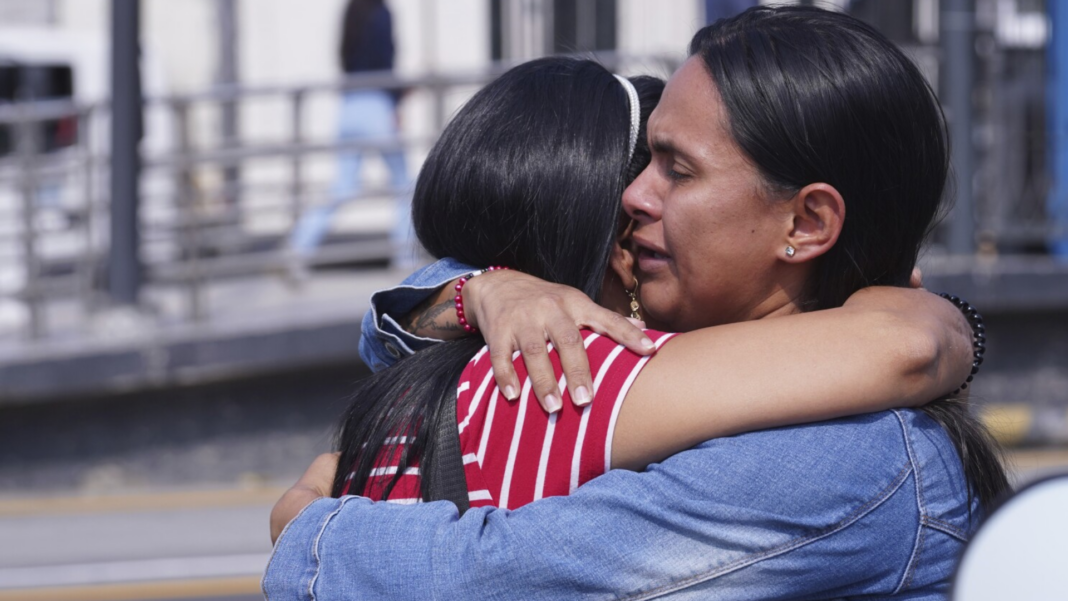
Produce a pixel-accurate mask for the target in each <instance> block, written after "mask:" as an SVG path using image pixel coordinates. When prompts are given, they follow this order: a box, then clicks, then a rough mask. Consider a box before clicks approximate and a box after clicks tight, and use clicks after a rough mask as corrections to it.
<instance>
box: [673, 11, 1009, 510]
mask: <svg viewBox="0 0 1068 601" xmlns="http://www.w3.org/2000/svg"><path fill="white" fill-rule="evenodd" d="M690 55H691V56H699V57H700V58H701V60H702V61H703V63H704V65H705V67H706V69H707V71H708V73H709V74H710V75H711V77H712V81H713V83H714V85H715V86H716V89H717V91H718V92H719V96H720V98H721V99H722V102H723V104H724V106H725V107H726V110H727V114H728V115H729V121H730V130H731V133H732V136H733V138H734V141H735V142H736V143H737V144H738V146H739V147H740V148H741V149H742V151H743V152H744V153H745V154H746V155H747V156H748V157H749V159H750V160H751V161H752V162H753V164H754V165H755V166H756V167H757V169H758V171H759V172H760V175H761V177H762V179H763V180H764V184H765V188H766V189H767V190H768V192H769V194H770V195H772V196H773V197H774V196H780V197H786V198H788V197H790V196H792V195H793V194H795V193H796V192H798V191H799V190H800V189H801V188H803V187H804V186H806V185H808V184H811V183H814V182H826V183H828V184H830V185H832V186H834V187H835V188H836V189H837V190H838V192H839V193H841V195H842V198H843V199H844V200H845V203H846V207H847V210H846V212H847V218H846V220H845V223H844V225H843V227H842V232H841V234H840V236H839V238H838V242H837V243H836V244H835V245H834V247H832V248H831V249H830V250H829V251H828V252H827V253H826V254H825V255H823V256H822V257H820V258H819V259H818V261H817V263H816V265H815V268H814V272H813V274H812V275H811V277H810V279H809V282H808V287H807V290H806V291H805V294H804V296H803V299H802V307H803V309H805V310H815V309H827V308H831V307H839V306H841V305H842V304H843V303H844V302H845V301H846V299H847V298H849V296H850V295H851V294H852V293H854V292H856V291H857V290H859V289H860V288H863V287H865V286H876V285H882V286H906V285H908V281H909V276H910V274H911V272H912V268H913V267H914V266H915V264H916V258H917V256H918V254H919V251H920V248H921V247H922V245H923V243H924V241H925V240H926V238H927V235H928V234H929V233H930V231H931V229H932V228H933V226H934V224H935V223H936V222H937V220H938V218H940V217H941V216H943V215H944V212H945V210H946V208H945V204H944V199H945V194H944V192H945V187H946V180H947V175H948V172H949V144H948V141H947V140H948V135H947V131H946V123H945V118H944V115H943V113H942V109H941V107H940V105H939V103H938V100H937V98H936V97H935V95H934V92H933V91H932V90H931V88H930V86H929V85H928V84H927V81H926V80H925V79H924V77H923V75H922V74H921V73H920V71H919V70H918V69H917V68H916V66H915V65H914V64H913V63H912V61H910V60H909V58H908V57H907V56H905V54H904V53H903V52H901V50H900V49H898V48H897V47H896V46H895V45H894V44H893V43H892V42H890V41H889V40H888V39H886V38H885V37H884V36H883V35H882V34H880V33H879V32H877V31H876V30H875V29H873V28H872V27H870V26H869V25H867V24H865V23H864V22H862V21H860V20H858V19H855V18H853V17H850V16H848V15H845V14H842V13H837V12H832V11H826V10H821V9H817V8H811V7H801V6H780V7H754V8H751V9H749V10H747V11H745V12H743V13H740V14H738V15H736V16H734V17H731V18H728V19H721V20H719V21H717V22H715V23H713V24H712V25H709V26H708V27H705V28H704V29H701V30H700V31H698V32H697V34H696V35H695V36H694V38H693V40H692V41H691V42H690ZM924 411H926V412H927V413H928V414H929V415H930V416H931V417H932V418H933V419H935V421H937V422H938V423H939V424H940V425H942V427H943V428H944V429H945V430H946V432H947V433H948V435H949V437H950V438H951V439H952V440H953V443H954V445H955V446H956V448H957V451H958V453H959V454H960V458H961V460H962V462H963V465H964V469H965V474H966V476H967V478H968V483H969V491H971V492H974V494H977V496H978V497H979V499H980V501H981V503H982V504H983V505H984V506H989V505H990V504H991V502H992V501H993V500H994V499H995V498H996V497H997V496H998V495H999V494H1001V493H1002V492H1004V491H1006V490H1008V488H1009V484H1008V479H1007V478H1006V476H1005V471H1004V468H1003V467H1002V465H1001V461H1000V456H999V452H998V450H997V445H996V444H995V443H994V441H993V439H992V438H991V437H990V435H989V433H988V432H987V430H986V428H984V427H983V425H982V424H981V423H980V422H979V421H977V420H976V419H975V418H974V417H972V416H971V415H970V414H969V413H968V410H967V404H966V402H965V400H963V399H959V398H950V399H942V400H939V401H937V402H935V403H932V404H930V405H927V406H926V407H925V408H924Z"/></svg>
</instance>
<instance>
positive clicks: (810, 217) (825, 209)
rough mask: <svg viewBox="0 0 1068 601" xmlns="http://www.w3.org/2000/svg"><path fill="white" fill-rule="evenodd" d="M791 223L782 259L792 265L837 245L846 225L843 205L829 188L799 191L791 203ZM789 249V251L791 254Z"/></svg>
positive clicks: (818, 186) (821, 186)
mask: <svg viewBox="0 0 1068 601" xmlns="http://www.w3.org/2000/svg"><path fill="white" fill-rule="evenodd" d="M790 211H791V213H792V215H791V217H792V221H791V224H790V231H789V232H788V233H787V239H786V241H785V242H786V244H785V245H784V247H783V249H782V250H780V251H779V252H780V253H781V258H783V259H784V260H787V261H790V262H793V263H803V262H805V261H811V260H812V259H815V258H816V257H819V256H821V255H823V254H824V253H826V252H827V251H828V250H830V249H831V247H833V246H834V244H835V243H836V242H838V236H839V234H841V233H842V226H843V225H844V224H845V214H846V208H845V201H844V200H842V195H841V194H839V193H838V190H837V189H835V187H834V186H832V185H830V184H824V183H816V184H809V185H807V186H805V187H804V188H801V191H799V192H798V193H797V194H796V195H795V196H794V197H793V199H791V201H790ZM791 249H792V250H791Z"/></svg>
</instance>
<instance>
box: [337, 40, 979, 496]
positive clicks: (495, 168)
mask: <svg viewBox="0 0 1068 601" xmlns="http://www.w3.org/2000/svg"><path fill="white" fill-rule="evenodd" d="M662 89H663V83H662V82H661V81H659V80H656V79H653V78H648V77H644V78H635V79H634V80H631V81H628V80H623V79H622V78H617V77H615V76H613V75H612V74H611V73H609V72H608V71H606V70H605V69H604V68H603V67H601V66H600V65H597V64H596V63H593V62H591V61H583V60H575V59H565V58H549V59H541V60H537V61H532V62H530V63H526V64H524V65H520V66H518V67H516V68H514V69H512V70H511V71H509V72H508V73H506V74H505V75H503V76H502V77H501V78H499V79H498V80H496V81H494V82H493V83H491V84H489V85H487V86H486V87H485V88H484V89H483V90H481V91H480V92H479V93H478V94H476V95H475V96H474V97H473V98H472V99H471V100H470V101H469V102H468V103H467V105H465V106H464V107H463V109H461V110H460V111H459V113H458V114H457V115H456V117H455V118H454V119H453V121H452V122H451V123H450V124H449V126H448V127H447V128H446V129H445V131H444V132H443V134H442V136H441V138H440V139H439V141H438V142H437V144H436V145H435V147H434V149H433V150H432V151H431V153H430V155H429V156H428V158H427V161H426V163H425V164H424V167H423V170H422V172H421V174H420V176H419V180H418V183H417V185H416V190H415V198H414V200H413V218H414V219H413V221H414V223H415V227H416V232H417V234H418V236H419V238H420V241H421V242H422V243H423V245H424V246H425V247H426V248H427V249H428V250H429V251H430V252H431V253H432V254H434V255H435V256H438V257H445V256H448V257H453V258H455V259H458V260H460V261H462V262H465V263H468V264H472V265H507V266H509V267H511V268H513V269H516V270H519V271H522V272H524V273H527V274H531V275H534V276H537V277H539V278H542V279H544V280H548V281H551V282H556V283H560V284H566V285H568V286H572V287H574V288H577V289H579V290H582V291H583V292H585V293H586V295H587V296H589V297H590V298H592V299H594V300H597V301H599V302H600V303H601V304H602V305H603V306H605V307H608V308H611V309H615V310H617V311H619V312H621V313H623V314H626V311H627V308H628V306H629V304H630V297H629V296H628V293H627V290H628V288H630V287H632V286H633V284H632V282H633V281H634V278H633V275H632V269H633V255H632V254H631V253H629V252H628V251H626V250H625V249H624V248H623V247H622V246H621V245H620V243H619V240H620V239H622V238H624V237H625V236H626V231H625V230H626V229H627V224H626V223H625V222H621V219H620V197H621V195H622V191H623V189H624V187H625V186H626V185H627V184H628V183H629V182H630V181H631V180H632V179H633V178H634V177H635V176H636V175H637V174H638V173H639V172H641V170H642V169H643V168H644V167H645V166H646V165H647V164H648V162H649V150H648V148H647V147H646V145H645V132H644V124H645V120H646V119H647V118H648V115H649V113H650V112H651V110H652V108H653V107H654V106H655V104H656V102H657V101H658V98H659V94H660V92H661V91H662ZM447 294H449V296H451V293H447ZM444 307H445V308H447V309H449V310H450V311H451V309H452V306H451V305H449V304H446V305H444ZM451 316H452V317H453V318H455V317H456V314H455V313H452V314H451ZM457 327H459V326H457ZM646 334H647V336H648V338H649V340H650V342H651V343H652V345H653V346H655V347H656V348H657V349H659V350H658V351H657V354H656V355H655V357H653V358H652V359H650V357H648V356H641V355H639V354H636V353H633V352H631V351H630V350H627V349H626V348H624V347H622V346H620V345H618V344H616V343H615V342H613V341H612V340H609V339H608V338H606V337H603V336H600V335H598V334H597V333H594V332H590V331H584V332H583V333H582V337H583V340H582V342H583V345H584V346H585V348H586V350H587V353H588V357H589V362H590V373H591V374H594V380H593V385H592V388H593V390H579V391H576V394H575V395H574V396H575V398H574V399H572V392H571V391H570V390H569V388H568V386H567V383H566V381H560V382H559V392H560V398H559V399H558V401H557V404H556V405H555V406H551V407H549V409H550V410H551V411H550V412H547V411H545V410H544V409H543V408H542V407H541V406H540V405H539V404H538V402H537V400H536V399H533V398H532V393H531V390H532V387H533V384H532V382H531V381H530V379H529V378H528V377H527V373H526V369H525V365H524V364H523V361H522V360H521V359H519V357H518V353H517V354H516V356H514V357H513V361H514V368H515V370H516V372H517V375H518V376H519V380H518V381H519V382H520V386H519V387H518V389H515V388H513V389H505V390H501V389H500V388H498V387H497V385H496V383H495V382H494V378H493V368H492V362H491V358H490V357H489V354H488V353H487V350H486V348H485V346H484V342H483V340H482V339H481V338H480V337H478V336H469V337H466V338H462V339H459V340H454V341H450V342H443V343H441V344H438V345H435V346H433V347H431V348H429V349H426V350H424V351H421V352H419V353H417V354H416V355H414V356H412V357H409V358H407V359H404V360H402V361H400V362H399V363H398V364H397V365H395V366H393V367H392V368H390V369H387V370H385V371H383V372H380V373H378V374H375V375H374V376H372V377H370V378H367V379H366V380H364V381H363V382H361V384H360V385H359V388H358V390H357V392H356V394H355V398H354V401H353V403H352V406H351V408H350V410H349V412H348V414H347V415H346V416H345V420H344V424H343V427H342V431H341V435H340V443H339V448H340V459H339V467H338V470H337V476H336V477H335V481H334V494H335V495H340V494H354V493H358V494H362V495H365V496H368V497H371V498H374V499H382V500H389V501H393V502H405V503H411V502H418V501H421V500H433V499H431V498H430V497H429V494H428V489H427V486H426V483H425V481H424V480H423V479H422V478H421V477H420V474H421V470H425V469H427V468H428V466H429V464H430V463H432V462H433V461H434V460H435V458H434V457H433V454H432V453H431V452H429V450H430V449H431V448H432V443H431V441H432V437H433V436H434V435H435V434H434V433H435V432H437V431H438V426H439V425H440V423H442V421H445V422H449V423H451V422H452V420H455V421H456V423H457V424H458V429H459V436H460V448H461V454H462V457H463V464H464V471H465V476H466V484H467V487H468V491H469V499H470V504H471V505H472V506H479V505H494V506H499V507H505V508H515V507H518V506H521V505H523V504H526V503H529V502H531V501H533V500H536V499H539V498H543V497H548V496H554V495H564V494H568V493H569V492H570V491H573V490H574V489H575V488H576V487H577V486H579V485H581V484H582V483H584V482H586V481H587V480H589V479H591V478H594V477H596V476H598V475H600V474H602V473H604V472H605V471H607V470H609V469H613V468H626V469H642V468H644V467H645V466H647V465H649V464H650V463H652V462H655V461H658V460H660V459H662V458H664V457H666V456H668V455H670V454H672V453H675V452H678V451H681V450H683V449H686V448H689V447H690V446H693V445H694V444H697V443H699V442H701V441H704V440H707V439H710V438H715V437H718V436H728V435H731V434H735V433H739V432H746V431H751V430H755V429H762V428H769V427H775V426H779V425H786V424H794V423H802V422H807V421H816V420H824V419H830V418H834V417H839V416H843V415H851V414H858V413H865V412H870V411H876V410H881V409H886V408H890V407H898V406H910V405H919V404H922V403H925V402H927V401H929V400H931V399H933V398H936V397H938V396H939V395H941V394H944V393H947V392H949V391H950V390H952V389H953V388H954V387H955V386H956V384H958V383H959V382H960V381H962V380H963V379H964V377H965V376H966V375H967V372H968V370H969V368H970V361H971V350H970V331H969V329H968V326H967V324H966V323H965V322H964V320H963V319H962V318H961V316H960V314H959V313H958V312H957V311H956V310H955V309H954V308H953V307H952V306H951V305H950V304H949V303H946V302H944V301H942V300H941V299H938V298H937V297H935V296H934V295H931V294H928V293H926V292H922V291H916V290H900V289H871V290H865V291H862V292H859V293H857V294H856V295H854V297H852V298H851V299H850V300H849V301H848V302H846V303H845V305H844V306H843V307H841V308H836V309H829V310H826V311H819V312H811V313H805V314H800V315H791V316H786V317H782V318H779V319H774V320H761V321H751V322H744V323H737V324H731V325H726V326H718V327H714V328H706V329H702V330H697V331H694V332H689V333H686V334H679V335H675V334H669V333H664V332H657V331H652V330H648V331H647V332H646ZM790 340H804V341H805V349H806V352H805V353H804V354H794V355H792V356H790V357H789V358H787V357H784V356H782V355H781V354H780V353H779V351H780V350H781V347H782V345H783V341H790ZM669 341H670V344H666V343H668V342H669ZM576 342H577V341H576ZM549 360H550V361H551V362H552V366H553V369H554V371H555V374H556V376H557V379H558V380H561V375H562V369H561V367H560V363H559V357H558V356H557V353H556V352H555V351H554V350H553V349H552V348H551V345H550V347H549ZM799 384H803V385H799ZM453 394H455V395H456V412H455V414H452V413H451V412H449V411H443V410H442V407H451V405H450V404H449V403H446V402H445V401H446V400H448V399H449V397H450V396H451V395H453Z"/></svg>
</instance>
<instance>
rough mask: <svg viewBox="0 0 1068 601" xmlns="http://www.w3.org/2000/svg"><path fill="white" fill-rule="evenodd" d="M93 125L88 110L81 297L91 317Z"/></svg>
mask: <svg viewBox="0 0 1068 601" xmlns="http://www.w3.org/2000/svg"><path fill="white" fill-rule="evenodd" d="M92 123H93V109H92V108H86V109H84V110H83V111H79V113H78V142H79V145H80V146H81V159H82V169H83V173H82V177H84V178H85V181H84V182H83V185H84V190H83V192H84V194H85V216H84V218H83V220H82V231H83V234H84V238H83V240H84V244H85V253H84V254H83V255H82V257H81V260H80V261H79V263H78V265H79V272H80V273H79V274H78V277H79V281H78V296H79V297H80V300H81V304H82V308H83V310H85V311H86V313H88V312H89V311H90V310H91V309H92V305H93V272H94V269H95V265H96V262H97V257H96V251H95V248H94V246H93V227H94V225H95V223H96V191H95V189H94V186H95V178H94V175H95V173H93V170H94V169H95V164H94V162H93V146H92V138H91V137H90V133H89V131H90V129H91V128H92Z"/></svg>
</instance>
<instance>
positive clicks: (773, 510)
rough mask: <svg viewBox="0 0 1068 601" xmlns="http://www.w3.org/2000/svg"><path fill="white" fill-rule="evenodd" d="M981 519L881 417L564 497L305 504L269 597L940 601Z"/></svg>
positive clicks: (758, 436)
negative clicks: (524, 501) (518, 502)
mask: <svg viewBox="0 0 1068 601" xmlns="http://www.w3.org/2000/svg"><path fill="white" fill-rule="evenodd" d="M978 518H979V509H978V506H977V502H976V501H974V500H972V501H971V502H970V503H969V495H968V493H967V490H966V487H965V481H964V475H963V472H962V469H961V464H960V460H959V458H958V456H957V453H956V451H955V449H954V448H953V446H952V444H951V443H950V441H949V439H948V438H947V436H946V434H945V432H944V431H943V430H942V429H941V427H940V426H938V425H937V424H936V423H935V422H934V421H932V420H931V419H930V418H928V417H927V416H926V415H924V414H923V413H922V412H919V411H912V410H899V411H886V412H882V413H875V414H869V415H863V416H857V417H852V418H846V419H839V420H834V421H828V422H822V423H817V424H808V425H803V426H793V427H787V428H778V429H774V430H766V431H761V432H753V433H749V434H744V435H740V436H734V437H729V438H722V439H717V440H712V441H709V442H706V443H703V444H701V445H699V446H697V447H695V448H693V449H691V450H689V451H685V452H682V453H679V454H677V455H675V456H673V457H670V458H668V459H667V460H665V461H664V462H663V463H660V464H655V465H652V466H650V467H649V468H648V469H647V470H646V471H645V472H641V473H637V472H629V471H625V470H612V471H610V472H609V473H607V474H605V475H603V476H601V477H599V478H596V479H594V480H592V481H591V482H589V483H587V484H585V485H583V486H582V487H580V488H579V489H578V490H576V491H575V493H574V494H572V495H570V496H567V497H553V498H549V499H544V500H541V501H537V502H534V503H532V504H530V505H526V506H524V507H521V508H519V509H516V510H513V511H509V510H503V509H495V508H477V509H471V510H470V511H468V512H467V513H466V514H465V515H464V516H463V518H458V517H457V511H456V508H455V506H453V505H452V504H450V503H447V502H434V503H424V504H418V505H395V504H390V503H373V502H371V501H369V500H367V499H365V498H362V497H353V496H348V497H343V498H341V499H326V498H324V499H319V500H317V501H315V502H314V503H312V504H310V505H309V506H308V507H307V508H305V509H304V511H303V512H302V513H301V514H300V515H299V516H297V518H295V519H294V520H293V521H292V522H291V523H290V524H289V526H287V527H286V529H285V531H284V532H283V533H282V536H281V537H280V539H279V541H278V544H277V545H276V547H275V551H274V555H273V556H272V558H271V561H270V563H269V565H268V566H267V571H266V574H265V576H264V579H263V590H264V594H265V595H266V597H267V599H268V600H269V601H282V600H294V601H295V600H298V599H299V600H310V599H318V600H327V599H502V600H503V599H509V600H510V599H527V600H544V599H652V598H671V599H711V600H727V599H838V598H845V597H853V596H861V595H863V596H865V598H870V599H884V598H886V599H890V598H892V599H913V600H919V599H925V600H935V599H946V598H947V589H948V586H949V578H950V576H951V574H952V571H953V569H954V565H955V563H956V560H957V557H958V554H959V553H960V552H961V550H962V548H963V545H964V543H965V542H966V541H967V539H968V537H969V535H970V534H971V532H972V530H973V527H974V525H975V524H976V523H977V521H978Z"/></svg>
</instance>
